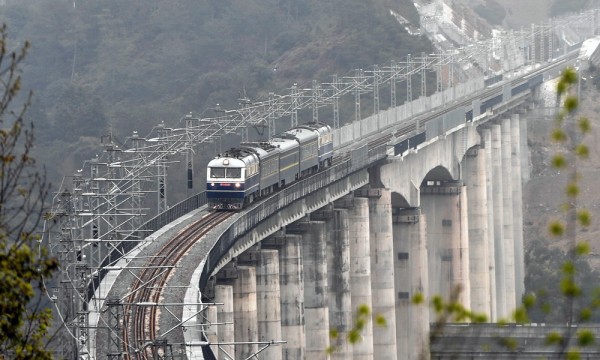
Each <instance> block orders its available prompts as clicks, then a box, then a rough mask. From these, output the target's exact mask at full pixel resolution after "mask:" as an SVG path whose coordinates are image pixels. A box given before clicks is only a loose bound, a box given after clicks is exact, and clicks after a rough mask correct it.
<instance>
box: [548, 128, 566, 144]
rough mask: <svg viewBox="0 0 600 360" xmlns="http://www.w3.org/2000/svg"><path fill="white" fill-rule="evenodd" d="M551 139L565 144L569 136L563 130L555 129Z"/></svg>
mask: <svg viewBox="0 0 600 360" xmlns="http://www.w3.org/2000/svg"><path fill="white" fill-rule="evenodd" d="M550 137H551V138H552V140H553V141H555V142H559V143H561V142H565V141H566V140H567V134H566V133H565V132H564V131H563V130H562V129H554V130H552V133H551V134H550Z"/></svg>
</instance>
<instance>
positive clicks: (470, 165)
mask: <svg viewBox="0 0 600 360" xmlns="http://www.w3.org/2000/svg"><path fill="white" fill-rule="evenodd" d="M486 163H487V161H486V154H485V149H482V148H481V147H480V146H476V147H473V148H471V149H469V150H468V151H467V153H466V155H465V174H464V179H465V185H466V188H467V201H468V210H469V215H468V217H469V250H470V251H469V267H470V269H469V279H470V280H469V281H470V283H471V310H472V311H474V312H476V313H480V314H485V315H486V316H487V318H488V320H489V319H491V316H492V308H491V307H492V305H491V301H490V300H491V299H490V293H491V289H490V264H489V257H490V255H489V254H490V249H489V247H488V246H489V239H488V227H489V226H488V201H487V192H486V181H487V176H486Z"/></svg>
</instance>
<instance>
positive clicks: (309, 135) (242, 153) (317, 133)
mask: <svg viewBox="0 0 600 360" xmlns="http://www.w3.org/2000/svg"><path fill="white" fill-rule="evenodd" d="M332 157H333V136H332V133H331V127H330V126H329V125H325V124H321V123H309V124H306V125H302V126H299V127H297V128H294V129H291V130H288V131H286V132H284V133H282V134H280V135H278V136H276V137H275V138H273V139H272V140H271V141H268V142H250V143H241V144H240V146H239V147H238V148H234V149H230V150H228V151H227V152H225V153H224V154H219V156H217V157H216V158H215V159H213V160H211V161H210V162H209V163H208V169H207V174H206V176H207V184H206V195H207V200H208V206H209V208H211V209H215V210H239V209H242V208H243V207H244V206H245V205H247V204H249V203H251V202H253V201H254V200H255V199H256V198H259V197H261V196H265V195H268V194H270V193H272V192H274V191H276V190H277V189H279V188H282V187H284V186H286V185H288V184H290V183H293V182H294V181H297V180H298V179H300V178H302V177H304V176H307V175H310V174H312V173H315V172H317V171H319V170H320V169H322V168H324V167H327V166H329V165H331V159H332Z"/></svg>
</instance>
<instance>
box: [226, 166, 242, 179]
mask: <svg viewBox="0 0 600 360" xmlns="http://www.w3.org/2000/svg"><path fill="white" fill-rule="evenodd" d="M227 177H228V178H231V179H239V178H241V177H242V169H240V168H230V169H227Z"/></svg>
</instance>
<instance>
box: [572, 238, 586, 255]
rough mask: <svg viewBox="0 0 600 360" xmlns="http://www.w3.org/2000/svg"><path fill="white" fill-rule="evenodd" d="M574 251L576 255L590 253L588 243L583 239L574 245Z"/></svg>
mask: <svg viewBox="0 0 600 360" xmlns="http://www.w3.org/2000/svg"><path fill="white" fill-rule="evenodd" d="M575 253H576V254H577V255H588V254H589V253H590V244H589V243H588V242H585V241H580V242H578V243H577V245H576V246H575Z"/></svg>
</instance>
